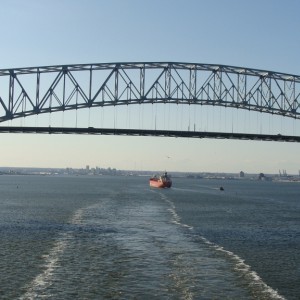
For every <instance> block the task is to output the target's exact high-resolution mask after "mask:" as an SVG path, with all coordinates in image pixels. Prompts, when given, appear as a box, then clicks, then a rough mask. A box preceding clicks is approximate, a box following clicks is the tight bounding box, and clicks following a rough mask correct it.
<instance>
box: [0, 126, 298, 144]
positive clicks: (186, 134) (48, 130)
mask: <svg viewBox="0 0 300 300" xmlns="http://www.w3.org/2000/svg"><path fill="white" fill-rule="evenodd" d="M0 133H41V134H91V135H124V136H161V137H175V138H176V137H181V138H200V139H203V138H214V139H239V140H254V141H276V142H300V137H299V136H289V135H281V134H277V135H272V134H251V133H231V132H230V133H229V132H206V131H177V130H145V129H115V128H94V127H88V128H70V127H67V128H66V127H18V126H1V127H0Z"/></svg>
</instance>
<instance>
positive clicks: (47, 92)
mask: <svg viewBox="0 0 300 300" xmlns="http://www.w3.org/2000/svg"><path fill="white" fill-rule="evenodd" d="M146 103H172V104H189V105H213V106H223V107H232V108H240V109H246V110H252V111H259V112H263V113H269V114H276V115H281V116H285V117H290V118H294V119H300V76H296V75H291V74H284V73H278V72H272V71H264V70H257V69H250V68H241V67H233V66H225V65H212V64H194V63H173V62H149V63H99V64H78V65H60V66H43V67H30V68H16V69H2V70H0V122H5V121H8V120H13V119H16V118H21V117H27V116H31V115H38V114H44V113H52V112H57V111H66V110H77V109H82V108H92V107H105V106H116V105H132V104H146Z"/></svg>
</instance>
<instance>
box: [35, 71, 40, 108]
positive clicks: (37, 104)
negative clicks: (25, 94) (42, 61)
mask: <svg viewBox="0 0 300 300" xmlns="http://www.w3.org/2000/svg"><path fill="white" fill-rule="evenodd" d="M40 77H41V73H40V71H39V69H37V73H36V92H35V105H36V107H38V106H39V105H40Z"/></svg>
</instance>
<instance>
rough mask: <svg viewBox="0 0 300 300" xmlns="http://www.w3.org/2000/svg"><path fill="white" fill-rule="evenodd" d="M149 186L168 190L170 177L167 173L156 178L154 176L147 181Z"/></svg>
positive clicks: (170, 182) (170, 183)
mask: <svg viewBox="0 0 300 300" xmlns="http://www.w3.org/2000/svg"><path fill="white" fill-rule="evenodd" d="M149 183H150V186H152V187H156V188H170V187H171V186H172V180H171V177H170V176H169V175H168V173H167V172H165V173H164V174H162V175H160V176H158V175H154V176H153V177H151V178H150V180H149Z"/></svg>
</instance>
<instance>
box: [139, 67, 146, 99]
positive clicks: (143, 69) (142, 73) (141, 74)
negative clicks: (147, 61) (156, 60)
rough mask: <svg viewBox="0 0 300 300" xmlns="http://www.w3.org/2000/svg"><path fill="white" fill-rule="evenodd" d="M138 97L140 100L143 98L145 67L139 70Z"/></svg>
mask: <svg viewBox="0 0 300 300" xmlns="http://www.w3.org/2000/svg"><path fill="white" fill-rule="evenodd" d="M140 97H141V99H144V97H145V65H144V66H143V67H142V68H140Z"/></svg>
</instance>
